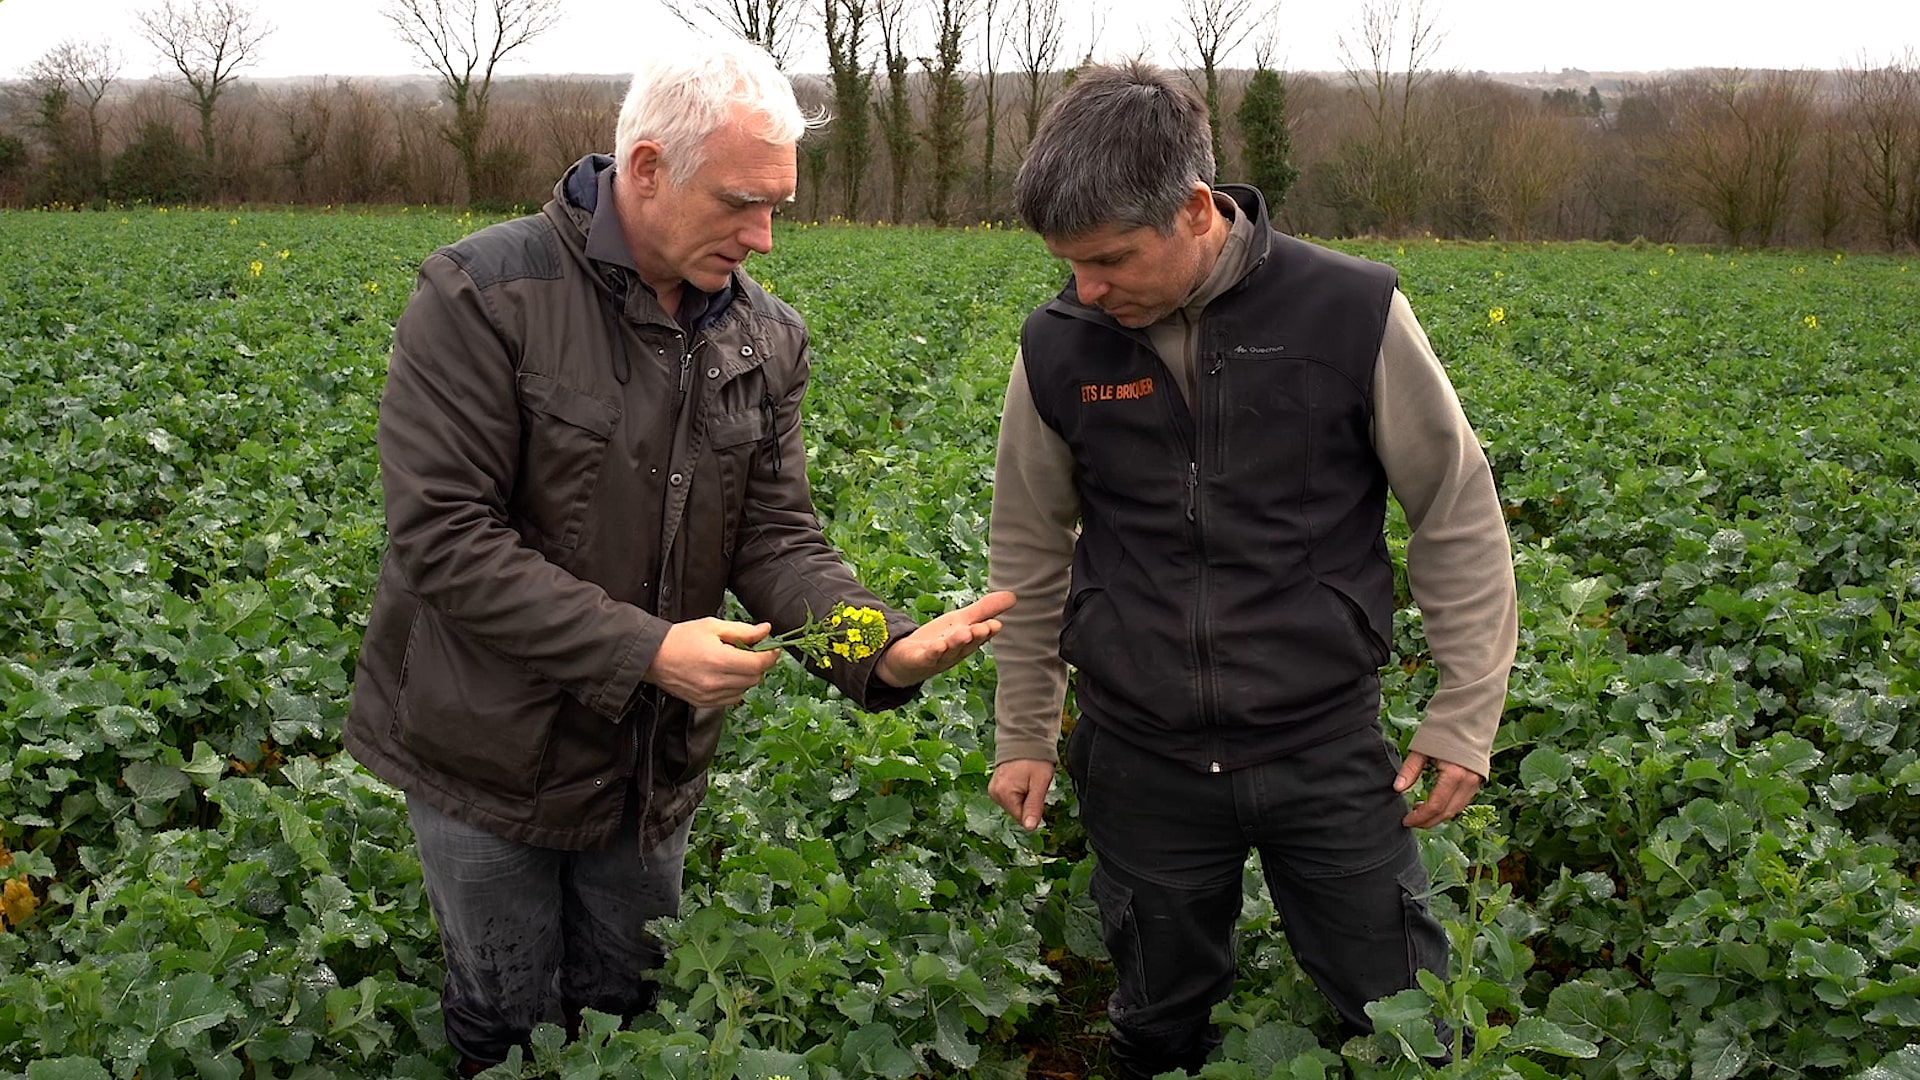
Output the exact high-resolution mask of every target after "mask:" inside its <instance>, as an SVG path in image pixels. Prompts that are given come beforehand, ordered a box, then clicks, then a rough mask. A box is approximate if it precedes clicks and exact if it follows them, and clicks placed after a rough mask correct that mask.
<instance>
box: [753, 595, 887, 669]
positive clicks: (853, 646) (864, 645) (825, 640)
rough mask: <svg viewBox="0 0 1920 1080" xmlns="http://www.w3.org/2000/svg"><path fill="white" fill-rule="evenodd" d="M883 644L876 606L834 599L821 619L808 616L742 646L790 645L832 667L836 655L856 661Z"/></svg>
mask: <svg viewBox="0 0 1920 1080" xmlns="http://www.w3.org/2000/svg"><path fill="white" fill-rule="evenodd" d="M886 644H887V617H886V616H885V615H882V614H881V613H880V611H879V610H878V609H876V608H870V607H850V606H848V605H847V604H845V603H838V604H835V605H833V610H832V611H829V612H827V615H826V617H825V618H823V619H808V620H807V621H806V623H805V624H803V625H801V626H799V627H797V628H795V629H793V630H789V631H787V632H786V633H784V634H778V635H775V636H773V637H770V638H767V639H766V640H764V641H760V642H758V643H756V644H753V645H747V646H743V647H744V648H747V649H750V650H752V651H753V652H768V651H770V650H773V649H792V650H794V651H795V652H798V653H799V654H800V655H802V656H804V657H806V658H807V659H808V660H811V661H813V662H814V663H816V664H818V665H820V666H821V667H832V666H833V664H834V661H835V660H836V658H837V659H839V660H842V661H845V662H847V663H850V664H857V663H859V662H860V661H862V660H865V659H867V658H868V657H870V656H872V655H874V654H875V653H877V652H879V651H880V650H881V649H882V648H884V647H885V646H886Z"/></svg>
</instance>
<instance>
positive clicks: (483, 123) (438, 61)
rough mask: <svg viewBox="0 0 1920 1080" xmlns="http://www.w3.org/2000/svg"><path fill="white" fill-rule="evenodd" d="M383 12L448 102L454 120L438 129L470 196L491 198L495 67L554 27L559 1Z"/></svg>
mask: <svg viewBox="0 0 1920 1080" xmlns="http://www.w3.org/2000/svg"><path fill="white" fill-rule="evenodd" d="M383 14H385V15H386V18H387V21H388V22H390V23H392V24H393V28H394V31H395V32H396V33H398V34H399V35H400V40H402V41H404V42H406V43H407V44H408V45H409V46H410V47H412V49H413V51H414V53H415V54H416V55H418V56H419V58H420V59H421V60H422V61H424V62H425V63H426V65H427V66H428V67H429V68H431V69H432V70H433V73H434V74H435V75H436V76H438V77H439V79H440V87H441V89H442V90H444V91H445V92H446V95H447V98H448V100H449V101H451V102H452V103H453V122H452V123H451V124H446V125H443V126H442V128H441V133H440V134H441V138H443V139H445V140H446V141H447V144H448V145H450V146H452V147H453V149H454V152H455V153H458V154H459V155H460V168H461V171H462V172H463V173H464V174H465V176H466V181H467V199H468V200H469V201H473V200H476V199H480V198H483V197H486V196H489V195H491V194H492V192H489V191H487V190H486V186H487V185H486V182H485V180H484V179H483V177H482V172H483V164H484V163H483V160H482V158H483V154H484V152H485V146H484V143H485V139H486V135H487V110H488V108H489V106H490V105H491V104H492V101H493V76H494V71H495V69H496V68H498V67H499V65H500V62H501V61H502V60H504V59H505V58H506V57H507V55H508V54H509V53H511V52H513V51H514V50H515V49H518V48H519V47H521V46H522V45H525V44H527V43H528V42H530V41H532V40H533V39H534V38H537V37H539V36H540V35H541V34H543V33H546V32H547V31H548V30H550V29H552V28H553V24H554V22H555V21H556V20H557V19H559V17H560V0H388V4H387V7H386V9H385V11H384V12H383Z"/></svg>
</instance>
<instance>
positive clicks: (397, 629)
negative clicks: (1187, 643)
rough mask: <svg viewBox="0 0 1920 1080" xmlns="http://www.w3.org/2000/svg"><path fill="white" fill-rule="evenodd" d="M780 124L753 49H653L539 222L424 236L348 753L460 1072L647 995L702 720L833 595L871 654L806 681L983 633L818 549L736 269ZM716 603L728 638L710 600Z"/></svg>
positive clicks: (757, 240) (883, 682)
mask: <svg viewBox="0 0 1920 1080" xmlns="http://www.w3.org/2000/svg"><path fill="white" fill-rule="evenodd" d="M807 123H808V121H807V119H806V118H805V117H804V116H803V115H802V114H801V112H800V110H799V108H798V106H797V105H796V104H795V102H794V97H793V91H792V88H791V86H790V85H789V84H788V82H787V80H786V78H785V77H784V76H782V75H781V74H780V72H779V71H778V70H777V69H776V68H775V67H774V65H773V63H772V61H771V60H770V59H768V57H767V55H766V54H765V53H764V52H763V51H761V50H759V49H757V48H755V47H752V46H749V45H745V44H742V43H735V42H730V41H718V40H701V41H690V42H685V41H683V42H676V43H674V44H673V46H672V47H671V49H669V48H665V47H662V48H661V49H660V50H659V51H658V52H657V53H655V54H654V55H653V56H650V57H649V58H648V59H647V61H646V63H645V64H644V66H643V67H642V68H641V70H640V71H639V72H638V73H637V74H636V75H635V77H634V80H633V85H632V89H631V91H630V92H629V94H628V95H627V99H626V102H625V105H624V106H623V108H622V110H621V113H620V119H619V126H618V129H617V132H616V146H615V155H614V156H613V157H611V158H609V157H606V156H604V155H590V156H588V157H586V158H583V159H582V160H581V161H580V162H578V163H577V164H575V165H574V166H573V167H572V168H571V169H570V170H569V171H568V172H567V174H566V176H565V177H563V178H562V179H561V180H560V182H559V183H558V184H557V185H556V187H555V190H554V196H553V199H552V200H551V201H550V202H548V203H547V205H546V207H545V208H544V209H543V211H542V212H541V213H539V214H536V215H532V216H530V217H525V218H521V219H518V220H515V221H509V222H505V223H502V224H499V225H495V226H493V227H491V228H488V229H484V230H482V231H480V232H478V233H476V234H474V235H472V236H470V237H467V238H466V239H464V240H462V241H460V242H459V243H457V244H454V245H452V246H451V247H448V248H445V249H443V250H441V251H439V252H436V253H434V255H432V256H431V257H430V258H428V259H427V260H426V262H425V263H424V264H423V265H422V267H421V271H420V278H419V284H418V288H417V289H416V291H415V293H414V296H413V298H412V299H411V300H410V301H409V303H408V305H407V310H406V313H405V314H404V315H403V316H402V317H401V320H400V322H399V325H398V326H397V328H396V330H395V340H394V349H393V356H392V360H391V363H390V366H389V369H388V379H387V387H386V391H385V396H384V397H383V399H382V401H381V408H380V426H379V444H380V456H381V466H382V484H383V487H384V491H385V497H386V514H387V525H388V533H389V536H388V549H387V554H386V558H385V561H384V564H383V565H382V568H381V575H380V583H379V588H378V592H377V594H376V596H375V598H374V605H373V613H372V616H371V619H370V622H369V625H368V628H367V633H366V638H365V641H364V643H363V646H362V649H361V652H360V658H359V669H358V671H357V673H356V679H355V685H354V693H353V701H352V707H351V709H350V715H349V719H348V723H347V731H346V745H347V747H348V748H349V749H350V750H351V751H352V752H353V754H354V755H355V756H356V757H357V758H358V759H359V760H360V761H362V762H364V763H365V764H366V765H367V767H368V768H370V769H372V770H373V771H374V772H375V773H377V774H379V775H380V776H382V777H384V778H386V779H387V780H389V781H390V782H392V783H394V784H395V785H397V786H399V787H400V788H402V789H404V790H405V791H406V793H407V807H408V814H409V817H410V819H411V821H412V824H413V827H414V831H415V834H416V836H417V838H418V847H419V852H420V861H421V865H422V867H423V869H424V871H425V877H426V882H427V889H428V894H429V897H430V899H431V901H432V904H433V910H434V915H435V918H436V920H437V922H438V923H439V927H440V934H441V941H442V944H443V946H444V948H445V953H446V961H447V979H446V986H445V990H444V992H443V996H442V1003H443V1006H444V1012H445V1021H446V1030H447V1038H448V1041H449V1042H450V1043H451V1044H452V1046H453V1048H454V1049H455V1050H456V1051H457V1052H458V1053H459V1054H460V1056H461V1059H462V1064H461V1069H462V1071H463V1072H464V1073H466V1074H468V1075H471V1074H472V1073H474V1072H477V1071H479V1070H480V1069H482V1068H484V1067H485V1066H487V1065H489V1064H491V1063H494V1062H498V1061H500V1060H502V1059H504V1058H505V1057H506V1055H507V1052H508V1051H509V1049H510V1048H511V1047H513V1046H514V1045H517V1044H521V1043H524V1042H525V1040H526V1038H527V1036H528V1033H529V1032H530V1030H531V1028H532V1027H533V1025H534V1024H536V1023H538V1022H540V1021H543V1020H553V1021H565V1020H571V1019H572V1018H575V1017H577V1015H578V1013H579V1010H580V1009H582V1008H593V1009H597V1010H600V1011H603V1012H608V1013H614V1014H620V1015H626V1016H632V1015H634V1014H636V1013H639V1012H642V1011H644V1010H646V1009H648V1008H650V1007H651V1006H652V1001H653V991H654V986H653V984H652V983H651V982H650V981H648V980H647V979H646V978H645V976H646V975H647V973H648V972H650V971H651V970H653V969H654V968H657V967H658V966H659V965H660V963H661V962H662V961H663V959H664V956H665V950H664V947H663V946H662V945H661V943H660V942H659V941H658V940H657V939H655V938H654V937H653V936H652V935H651V934H649V933H648V931H647V929H646V923H647V922H648V920H650V919H652V918H655V917H658V916H663V915H674V914H677V913H678V912H679V905H680V882H681V868H682V862H683V857H684V854H685V850H686V842H687V832H688V828H689V823H690V822H691V820H692V817H693V812H694V809H695V808H696V807H697V806H698V804H699V801H700V799H701V797H702V795H703V794H704V793H705V790H706V771H707V766H708V764H709V762H710V761H711V760H712V756H713V752H714V748H715V745H716V742H717V740H718V738H719V731H720V724H721V719H722V714H723V712H724V710H725V708H726V707H727V706H728V705H731V704H734V703H737V702H738V701H739V700H740V699H741V696H742V695H743V694H745V693H746V692H747V691H748V690H749V689H751V688H752V687H753V686H754V685H756V684H757V683H758V682H759V680H760V678H761V676H762V675H764V674H765V672H766V671H767V669H768V668H769V667H770V666H771V665H772V664H773V663H774V662H775V661H776V659H777V656H778V654H777V653H762V652H750V651H746V650H743V649H741V648H739V647H738V646H742V645H749V644H752V643H754V642H758V641H760V640H762V639H763V638H765V637H766V635H767V634H768V633H769V632H770V631H771V630H772V629H776V628H777V629H779V630H782V631H784V630H787V629H790V628H792V627H795V626H798V625H800V624H801V623H803V622H804V621H806V620H807V618H808V617H809V615H810V613H816V612H817V613H824V612H826V611H828V610H830V609H832V607H833V606H834V605H835V604H836V603H846V604H849V605H854V606H860V607H876V608H882V610H885V611H886V621H887V624H888V631H889V645H888V647H887V648H885V649H884V650H883V651H882V652H880V653H879V654H878V655H877V656H874V657H871V658H868V659H866V660H864V661H861V662H857V663H845V662H841V663H836V664H834V665H833V666H831V667H830V668H816V670H817V671H818V673H819V674H821V675H822V676H824V677H826V678H828V679H830V680H831V681H832V682H833V683H834V684H835V685H837V686H839V687H840V688H841V689H842V690H843V691H845V692H846V693H847V695H848V696H849V697H850V698H851V699H852V700H853V701H855V702H856V703H858V704H860V705H862V706H863V707H866V708H873V709H879V708H890V707H893V706H895V705H898V704H901V703H902V702H904V701H906V700H907V699H908V698H910V697H911V696H912V694H913V693H914V688H915V687H917V685H918V684H919V683H920V682H921V681H923V680H925V679H926V678H928V677H929V676H931V675H933V674H935V673H936V672H939V671H941V670H944V669H945V668H947V667H949V666H951V665H953V664H955V663H958V662H959V661H960V660H961V659H963V658H964V657H965V656H967V655H968V654H969V653H971V652H973V651H974V650H975V649H977V648H978V647H979V646H980V645H981V644H982V643H983V642H984V641H985V640H986V639H987V638H989V637H991V636H992V635H993V634H994V633H995V632H996V631H997V630H998V629H999V622H998V620H997V618H996V616H998V615H999V613H1000V612H1001V611H1003V610H1005V609H1006V608H1007V607H1008V606H1009V605H1010V604H1011V603H1012V596H1011V595H1010V594H995V595H991V596H988V597H985V598H983V599H982V600H980V601H978V602H976V603H975V604H973V605H970V606H969V607H966V608H963V609H960V610H957V611H954V612H950V613H948V614H946V615H943V616H941V617H939V618H937V619H935V620H933V621H931V622H929V623H927V624H926V625H925V626H919V627H916V625H915V624H914V622H913V621H912V620H911V619H910V618H908V617H907V616H905V615H903V614H901V613H899V612H896V611H892V610H890V609H885V608H884V606H883V605H882V604H881V603H880V601H879V600H877V599H876V598H875V597H874V596H873V595H872V594H871V593H869V592H868V591H867V590H866V589H864V588H863V587H861V585H860V584H859V583H858V582H857V581H856V580H855V579H854V577H853V576H852V574H851V573H850V572H849V571H848V570H847V568H846V567H845V565H844V564H843V563H842V562H841V560H840V558H839V556H838V555H837V554H836V553H835V552H834V551H833V549H832V548H831V547H829V546H828V544H827V542H826V540H825V539H824V538H823V537H822V536H821V533H820V528H819V524H818V522H817V520H816V518H815V516H814V513H813V507H812V503H811V498H810V495H809V493H808V489H807V482H806V475H807V470H806V461H805V459H804V454H805V449H804V446H803V444H802V441H801V436H800V402H801V398H802V396H803V394H804V392H805V390H806V383H807V364H808V360H807V338H806V328H805V326H804V324H803V323H802V322H801V320H800V317H799V316H798V315H797V314H795V313H794V311H793V310H792V309H791V308H789V307H787V306H786V305H785V304H783V303H781V302H780V301H778V300H775V299H773V298H772V297H770V296H768V295H767V293H766V292H765V291H764V290H762V289H761V288H760V287H759V286H758V285H756V284H755V283H754V282H753V281H752V280H751V279H749V278H748V277H747V276H746V275H745V274H744V273H742V272H741V264H742V263H743V262H745V260H746V259H747V257H748V256H749V255H751V254H753V253H755V252H766V251H767V250H768V249H769V248H770V247H771V246H772V243H773V234H772V219H773V214H774V210H775V208H776V207H778V206H779V205H780V204H782V203H785V202H787V201H789V200H791V199H792V197H793V193H794V183H795V156H794V148H795V145H796V144H797V142H798V140H799V138H800V136H801V134H802V133H803V132H804V131H805V130H806V127H807ZM728 590H731V591H732V592H733V594H734V595H735V596H736V597H737V598H738V599H739V600H740V601H741V603H742V604H744V605H745V607H746V608H747V610H748V611H750V612H752V613H753V615H754V616H755V617H756V618H761V619H764V620H766V621H764V622H761V623H759V624H758V625H751V624H746V623H739V622H730V621H724V620H721V619H718V618H716V617H714V614H715V613H716V612H717V611H719V610H720V606H721V603H722V600H723V595H724V593H725V592H726V591H728Z"/></svg>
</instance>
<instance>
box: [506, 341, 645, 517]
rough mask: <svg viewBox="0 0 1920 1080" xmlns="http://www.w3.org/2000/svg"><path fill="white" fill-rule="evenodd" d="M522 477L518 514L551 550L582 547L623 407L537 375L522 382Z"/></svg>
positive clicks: (530, 374) (516, 488) (522, 376)
mask: <svg viewBox="0 0 1920 1080" xmlns="http://www.w3.org/2000/svg"><path fill="white" fill-rule="evenodd" d="M519 399H520V414H521V415H520V422H521V450H520V477H519V481H518V482H517V483H516V484H515V485H514V494H513V503H514V509H515V510H516V511H517V512H518V513H519V514H520V516H522V517H523V518H524V519H525V520H526V521H527V523H528V524H530V525H532V526H533V527H534V528H535V529H537V530H538V531H539V533H540V535H541V537H542V538H543V539H544V541H545V543H546V546H547V548H548V549H549V550H553V551H570V550H572V549H573V548H574V547H575V546H576V545H578V544H579V543H580V536H581V533H582V532H583V531H584V529H585V526H586V521H587V511H588V508H589V507H591V506H592V504H593V490H594V487H595V485H596V484H597V483H598V482H599V479H600V468H601V466H602V465H603V464H604V463H605V462H606V459H607V444H608V441H609V440H611V439H612V438H613V432H614V428H616V427H617V426H619V423H620V407H619V406H618V405H615V404H614V403H612V402H610V401H603V400H601V399H600V398H597V397H594V396H593V395H591V394H588V393H586V392H584V391H581V390H576V389H574V388H573V387H571V386H568V385H567V384H565V383H563V382H561V381H559V380H558V379H555V378H552V377H551V376H547V375H541V374H538V373H536V372H531V371H523V372H521V373H520V377H519Z"/></svg>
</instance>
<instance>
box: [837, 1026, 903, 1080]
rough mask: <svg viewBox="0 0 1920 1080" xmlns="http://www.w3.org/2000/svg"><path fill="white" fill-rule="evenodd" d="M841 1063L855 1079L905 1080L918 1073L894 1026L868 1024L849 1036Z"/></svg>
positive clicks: (844, 1045) (842, 1052)
mask: <svg viewBox="0 0 1920 1080" xmlns="http://www.w3.org/2000/svg"><path fill="white" fill-rule="evenodd" d="M840 1061H841V1064H842V1065H844V1066H845V1067H846V1068H847V1070H848V1071H849V1072H850V1073H852V1074H853V1075H854V1076H884V1077H886V1078H887V1080H906V1078H907V1077H909V1076H912V1075H913V1074H914V1073H915V1072H917V1071H919V1064H918V1063H917V1062H915V1061H914V1059H913V1055H912V1054H909V1053H908V1052H907V1051H906V1048H904V1047H902V1046H901V1045H900V1036H899V1035H898V1033H896V1032H895V1031H894V1030H893V1025H891V1024H886V1023H874V1024H867V1025H864V1026H862V1027H860V1028H857V1029H855V1030H854V1031H852V1032H850V1033H848V1035H847V1037H846V1039H845V1040H844V1041H843V1042H842V1043H841V1044H840Z"/></svg>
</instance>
